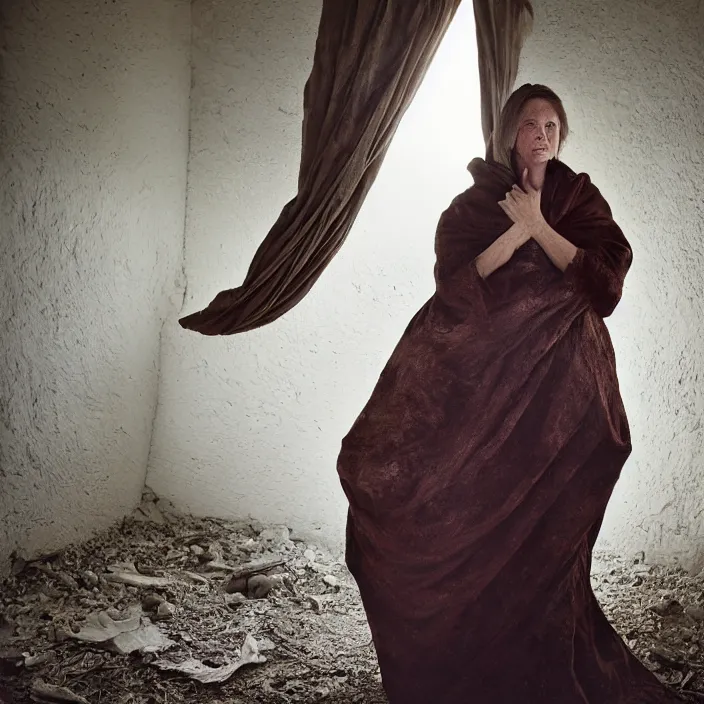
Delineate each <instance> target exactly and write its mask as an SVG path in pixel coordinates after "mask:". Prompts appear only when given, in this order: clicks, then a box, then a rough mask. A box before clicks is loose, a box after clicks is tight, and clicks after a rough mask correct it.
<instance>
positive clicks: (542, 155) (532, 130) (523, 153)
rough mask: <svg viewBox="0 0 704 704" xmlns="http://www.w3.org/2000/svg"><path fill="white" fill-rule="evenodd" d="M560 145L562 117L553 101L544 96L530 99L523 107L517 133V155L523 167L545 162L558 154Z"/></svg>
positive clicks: (519, 163)
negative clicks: (559, 115)
mask: <svg viewBox="0 0 704 704" xmlns="http://www.w3.org/2000/svg"><path fill="white" fill-rule="evenodd" d="M559 147H560V120H559V118H558V117H557V112H556V111H555V108H554V107H553V106H552V104H551V103H550V102H549V101H547V100H543V99H542V98H535V99H534V100H529V101H528V102H527V103H526V104H525V106H524V107H523V111H522V112H521V117H520V120H519V121H518V134H517V135H516V145H515V150H516V157H517V161H518V165H519V167H520V168H521V169H523V168H526V167H527V168H529V169H530V168H531V167H532V166H537V165H538V164H541V163H545V162H547V161H548V160H550V159H552V158H553V157H556V156H557V152H558V149H559Z"/></svg>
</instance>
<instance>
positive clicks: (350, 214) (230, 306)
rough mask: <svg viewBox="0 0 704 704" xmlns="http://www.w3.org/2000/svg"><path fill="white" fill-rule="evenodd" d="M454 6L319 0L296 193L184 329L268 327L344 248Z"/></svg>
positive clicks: (209, 331)
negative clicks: (236, 273)
mask: <svg viewBox="0 0 704 704" xmlns="http://www.w3.org/2000/svg"><path fill="white" fill-rule="evenodd" d="M459 3H460V0H417V1H414V2H407V1H406V0H355V1H350V2H339V1H338V0H324V2H323V9H322V14H321V19H320V26H319V30H318V39H317V43H316V49H315V56H314V59H313V69H312V71H311V75H310V78H309V79H308V82H307V83H306V87H305V90H304V99H303V112H304V118H303V141H302V155H301V167H300V172H299V179H298V194H297V196H296V197H295V198H294V199H293V200H292V201H290V202H289V203H288V204H287V205H286V206H285V207H284V208H283V210H282V212H281V214H280V216H279V218H278V220H277V221H276V223H275V224H274V226H273V227H272V229H271V231H270V232H269V234H268V235H267V236H266V238H265V239H264V241H263V242H262V244H261V245H260V246H259V248H258V249H257V252H256V253H255V255H254V258H253V260H252V262H251V264H250V266H249V270H248V272H247V275H246V277H245V279H244V282H243V283H242V285H241V286H239V287H237V288H234V289H228V290H226V291H222V292H220V293H219V294H218V295H217V296H216V297H215V298H214V299H213V300H212V301H211V303H210V304H209V305H208V306H207V307H206V308H205V309H203V310H201V311H199V312H197V313H193V314H191V315H187V316H185V317H184V318H181V320H180V321H179V322H180V324H181V326H182V327H184V328H186V329H188V330H194V331H196V332H199V333H201V334H203V335H231V334H234V333H238V332H244V331H246V330H252V329H254V328H258V327H261V326H262V325H266V324H268V323H271V322H273V321H274V320H276V319H277V318H279V317H280V316H281V315H283V314H284V313H285V312H287V311H288V310H290V309H291V308H293V306H295V305H296V304H297V303H298V302H299V301H300V300H301V299H302V298H303V297H304V296H305V295H306V294H307V293H308V291H309V290H310V289H311V287H312V286H313V284H314V283H315V282H316V281H317V279H318V277H319V276H320V274H321V273H322V272H323V270H324V269H325V267H326V266H327V265H328V264H329V262H330V261H331V260H332V258H333V257H334V256H335V254H336V253H337V251H338V250H339V248H340V247H341V246H342V244H343V242H344V241H345V238H346V237H347V234H348V233H349V231H350V228H351V227H352V224H353V223H354V220H355V217H356V216H357V213H358V212H359V209H360V208H361V206H362V203H363V202H364V198H365V196H366V194H367V192H368V191H369V189H370V188H371V186H372V184H373V183H374V180H375V179H376V176H377V174H378V172H379V169H380V167H381V164H382V162H383V160H384V156H385V155H386V152H387V150H388V147H389V145H390V143H391V139H392V138H393V135H394V133H395V131H396V128H397V127H398V124H399V122H400V120H401V118H402V116H403V114H404V112H405V110H406V108H407V107H408V106H409V105H410V103H411V101H412V99H413V97H414V95H415V93H416V91H417V89H418V87H419V85H420V83H421V81H422V79H423V77H424V75H425V73H426V70H427V68H428V66H429V65H430V62H431V61H432V59H433V57H434V55H435V52H436V50H437V48H438V46H439V44H440V41H441V39H442V37H443V36H444V34H445V31H446V30H447V27H448V26H449V24H450V22H451V20H452V18H453V16H454V14H455V11H456V9H457V7H458V6H459Z"/></svg>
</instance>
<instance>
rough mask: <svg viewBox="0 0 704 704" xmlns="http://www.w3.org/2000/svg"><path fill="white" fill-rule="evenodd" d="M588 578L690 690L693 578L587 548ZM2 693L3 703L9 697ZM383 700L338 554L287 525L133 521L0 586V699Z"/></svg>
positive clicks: (627, 629) (612, 611)
mask: <svg viewBox="0 0 704 704" xmlns="http://www.w3.org/2000/svg"><path fill="white" fill-rule="evenodd" d="M592 581H593V584H594V589H595V592H596V594H597V596H598V598H599V600H600V602H601V604H602V606H603V607H604V611H605V612H606V614H607V616H608V617H609V619H610V620H611V622H612V623H613V624H614V626H615V627H616V629H617V630H618V631H619V633H621V635H622V636H623V637H624V638H625V639H626V641H627V643H628V644H629V647H631V649H632V650H633V651H634V652H635V653H636V654H637V655H638V656H639V657H640V658H641V659H642V660H643V662H644V663H645V664H646V665H647V666H648V667H649V668H650V669H651V670H653V671H654V672H655V673H656V674H657V676H658V677H660V678H661V679H662V680H663V681H665V682H668V683H669V684H671V685H672V686H674V687H678V688H681V689H683V690H687V691H691V693H692V695H691V696H692V700H693V701H702V700H704V574H701V575H696V576H691V575H688V574H687V573H686V572H684V571H683V570H679V569H665V568H660V567H655V566H650V565H647V564H645V558H644V556H643V555H642V554H641V555H639V556H636V557H635V558H634V559H633V560H623V559H618V558H616V557H614V556H610V555H604V554H599V555H597V556H595V562H594V568H593V575H592ZM10 697H11V698H10ZM6 699H7V704H10V703H12V704H15V703H16V704H24V702H31V701H34V702H42V703H45V704H50V703H51V702H69V703H70V702H75V703H78V704H102V703H104V702H110V704H167V702H168V703H171V702H180V701H198V702H201V703H202V704H245V703H247V704H250V703H251V704H274V703H276V704H278V703H284V702H285V703H288V702H291V703H293V702H303V703H313V702H324V703H327V704H335V703H339V704H342V702H344V703H345V704H348V703H355V702H357V703H359V704H361V703H364V704H383V703H384V702H385V701H386V700H385V697H384V695H383V691H382V689H381V683H380V677H379V671H378V666H377V663H376V659H375V655H374V648H373V645H372V642H371V636H370V633H369V628H368V626H367V623H366V619H365V617H364V611H363V609H362V606H361V603H360V601H359V595H358V593H357V591H356V589H355V587H354V584H353V582H352V580H351V578H350V576H349V574H348V573H347V572H346V570H345V568H344V565H343V562H342V556H341V555H332V554H330V553H329V552H327V551H325V550H323V549H321V548H320V547H319V546H316V545H312V544H310V543H306V542H304V541H302V540H300V539H298V538H296V537H295V536H292V535H291V532H290V531H289V529H288V528H286V527H281V526H262V525H259V524H257V523H256V522H254V521H247V522H231V521H224V520H217V519H197V518H192V517H181V516H176V515H175V514H173V513H172V512H170V511H169V510H168V505H165V504H164V502H161V501H158V500H157V499H156V497H154V496H153V495H148V496H146V497H145V501H144V502H143V503H142V506H141V507H140V509H139V510H138V511H137V512H136V513H135V516H134V517H133V518H131V519H129V520H126V521H124V522H123V523H122V525H120V526H117V527H115V528H113V529H111V530H109V531H107V532H105V533H103V534H101V535H100V536H98V537H96V538H95V539H93V540H91V541H89V542H88V543H85V544H83V545H79V546H72V547H69V548H68V549H66V550H65V551H63V552H61V553H58V554H54V555H50V556H47V557H45V558H42V559H40V560H34V561H26V560H23V559H21V558H18V559H16V560H15V562H14V564H13V569H12V573H11V575H10V576H9V577H8V578H7V579H6V580H5V581H4V583H2V584H0V702H3V703H4V702H5V700H6Z"/></svg>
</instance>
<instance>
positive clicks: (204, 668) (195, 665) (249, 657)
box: [153, 636, 266, 684]
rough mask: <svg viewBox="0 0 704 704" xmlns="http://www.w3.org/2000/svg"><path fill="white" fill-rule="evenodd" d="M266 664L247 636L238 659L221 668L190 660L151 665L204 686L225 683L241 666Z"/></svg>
mask: <svg viewBox="0 0 704 704" xmlns="http://www.w3.org/2000/svg"><path fill="white" fill-rule="evenodd" d="M264 662H266V658H265V657H264V656H263V655H261V654H260V653H259V648H258V646H257V641H256V640H254V638H252V636H247V637H246V638H245V640H244V644H243V646H242V651H241V653H240V657H239V658H238V659H237V660H236V661H235V662H233V663H230V664H229V665H223V666H222V667H209V666H208V665H204V664H203V663H202V662H201V661H200V660H196V659H194V658H191V659H190V660H184V661H183V662H180V663H173V662H169V661H168V660H156V661H155V662H154V663H153V664H154V665H155V666H156V667H158V668H159V669H160V670H168V671H173V672H180V673H181V674H183V675H187V676H188V677H190V678H191V679H193V680H198V682H203V683H204V684H213V683H216V682H225V680H227V679H229V678H230V677H232V675H234V674H235V672H237V670H239V669H240V668H241V667H242V666H243V665H260V664H262V663H264Z"/></svg>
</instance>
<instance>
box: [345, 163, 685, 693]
mask: <svg viewBox="0 0 704 704" xmlns="http://www.w3.org/2000/svg"><path fill="white" fill-rule="evenodd" d="M470 170H471V171H472V174H473V176H474V178H475V184H474V186H473V187H472V188H470V189H468V190H467V191H465V192H464V193H462V194H460V195H459V196H458V197H457V198H455V199H454V201H453V202H452V204H451V205H450V207H449V208H448V209H447V210H446V211H445V212H444V213H443V214H442V216H441V218H440V221H439V224H438V229H437V234H436V252H437V263H436V292H435V294H434V295H433V296H432V297H431V298H430V300H428V301H427V302H426V304H425V305H424V306H423V307H422V308H421V309H420V310H419V311H418V313H417V314H416V315H415V316H414V317H413V319H412V321H411V323H410V324H409V326H408V328H407V329H406V331H405V333H404V335H403V336H402V338H401V340H400V341H399V343H398V345H397V346H396V349H395V350H394V352H393V354H392V355H391V358H390V359H389V361H388V363H387V365H386V366H385V368H384V370H383V372H382V374H381V376H380V378H379V381H378V383H377V385H376V387H375V389H374V391H373V393H372V395H371V397H370V399H369V401H368V403H367V404H366V405H365V407H364V409H363V411H362V413H361V414H360V416H359V418H358V419H357V420H356V421H355V423H354V425H353V426H352V428H351V429H350V431H349V433H348V434H347V436H346V437H345V438H344V439H343V441H342V446H341V450H340V455H339V458H338V474H339V477H340V481H341V483H342V487H343V489H344V491H345V494H346V495H347V498H348V500H349V504H350V509H349V515H348V525H347V564H348V566H349V568H350V570H351V572H352V574H353V575H354V577H355V579H356V580H357V583H358V585H359V588H360V592H361V595H362V600H363V602H364V606H365V609H366V612H367V616H368V618H369V623H370V626H371V630H372V635H373V638H374V644H375V647H376V649H377V654H378V657H379V662H380V666H381V673H382V678H383V681H384V687H385V689H386V691H387V694H388V696H389V701H390V703H391V704H397V703H398V704H425V702H428V701H439V702H440V701H441V702H443V704H466V703H467V702H470V701H477V702H504V701H505V702H518V701H520V702H521V703H522V704H545V703H546V702H559V703H560V704H585V703H586V704H605V703H606V702H613V703H614V704H616V702H618V704H674V703H675V702H677V701H678V698H677V697H676V695H675V694H673V693H672V692H670V691H669V690H667V689H666V688H665V687H664V686H663V685H661V684H660V683H659V682H658V681H657V679H656V678H655V677H654V676H653V675H652V674H651V673H649V672H648V671H647V669H646V668H645V667H644V666H643V665H642V664H641V663H640V662H639V661H638V660H637V659H636V658H635V657H634V656H633V655H632V654H631V653H630V652H629V651H628V648H627V647H626V645H625V644H624V643H623V641H622V640H621V639H620V638H619V637H618V635H617V634H616V633H615V632H614V631H613V629H612V628H611V627H610V626H609V625H608V622H607V621H606V619H605V618H604V617H603V614H602V613H601V611H600V609H599V607H598V604H597V603H596V600H595V599H594V598H593V593H592V592H591V588H590V586H589V563H590V560H591V547H592V545H593V541H594V539H595V538H596V535H597V533H598V529H599V526H600V525H601V521H602V519H603V515H604V511H605V509H606V506H607V503H608V501H609V498H610V496H611V492H612V491H613V488H614V485H615V483H616V481H617V480H618V478H619V476H620V472H621V469H622V467H623V465H624V463H625V461H626V459H627V458H628V456H629V454H630V451H631V439H630V431H629V427H628V422H627V419H626V415H625V411H624V408H623V403H622V400H621V397H620V394H619V388H618V379H617V375H616V361H615V356H614V351H613V347H612V345H611V341H610V338H609V334H608V330H607V328H606V325H605V323H604V320H603V315H604V314H607V313H609V312H610V311H611V310H612V308H613V306H615V305H616V303H617V302H618V297H619V296H620V291H621V288H622V285H623V281H624V278H625V276H626V274H627V272H628V268H629V266H630V263H631V248H630V246H629V244H628V242H627V240H626V238H625V237H624V235H623V233H622V232H621V230H620V228H619V227H618V225H617V224H616V223H615V222H614V221H613V218H612V217H611V211H610V210H609V208H608V205H607V204H606V201H604V199H603V198H602V197H601V195H600V194H599V193H598V190H597V189H596V188H595V187H594V186H593V185H592V184H591V182H590V181H589V179H588V177H587V176H586V175H584V174H579V175H578V174H575V173H574V172H573V171H572V170H571V169H569V168H568V167H567V166H566V165H565V164H563V163H561V162H557V161H552V162H550V164H549V165H548V170H547V174H546V181H545V186H544V188H543V191H542V200H541V207H542V210H543V215H544V216H545V219H546V221H547V222H548V223H549V224H550V225H551V226H552V227H553V228H554V229H555V230H557V231H558V232H559V233H560V234H561V235H563V236H564V237H565V238H567V239H568V240H570V241H571V242H572V243H573V244H574V245H575V246H577V247H578V249H579V254H578V258H577V259H576V261H575V262H574V263H573V265H572V267H571V269H572V271H570V268H569V267H568V271H567V272H565V273H563V272H561V271H560V270H559V269H557V268H556V267H555V266H554V265H553V264H552V262H551V261H550V259H549V258H548V256H547V255H546V254H545V252H544V251H543V250H542V249H541V248H540V246H539V245H538V244H537V243H536V242H535V241H534V240H530V241H529V242H528V243H527V244H525V245H524V246H523V247H521V248H520V249H519V250H518V251H517V252H516V253H515V254H514V256H513V257H512V259H511V260H510V262H509V263H508V264H507V265H505V266H504V267H501V268H500V269H498V270H497V271H496V272H494V273H493V274H492V275H491V276H490V277H489V278H488V280H487V282H486V283H487V287H486V289H484V288H483V287H482V284H481V283H480V281H478V280H477V279H478V274H476V267H475V265H474V259H475V258H476V256H477V254H478V253H479V252H481V251H483V250H485V249H486V248H487V247H488V246H489V245H490V244H491V243H492V242H493V241H494V240H495V239H496V238H498V237H499V236H500V235H501V234H502V233H503V232H505V231H506V230H507V229H508V228H509V227H510V225H511V223H510V221H509V219H508V217H507V216H506V215H505V214H504V213H503V211H502V210H501V209H500V208H499V206H498V204H497V202H498V200H500V199H502V198H503V197H504V194H505V193H506V191H507V190H508V189H509V188H510V186H511V185H512V182H513V180H515V179H514V178H513V177H512V175H511V172H510V170H508V169H506V168H505V167H503V166H500V165H498V164H495V163H491V162H485V161H482V160H475V161H474V162H472V164H471V165H470ZM592 276H594V278H593V279H592V278H590V277H592ZM457 287H459V289H460V290H454V289H455V288H457ZM614 658H615V659H616V662H617V664H614V665H613V667H610V666H609V665H607V663H610V662H612V661H613V660H614ZM607 671H608V674H607Z"/></svg>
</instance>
